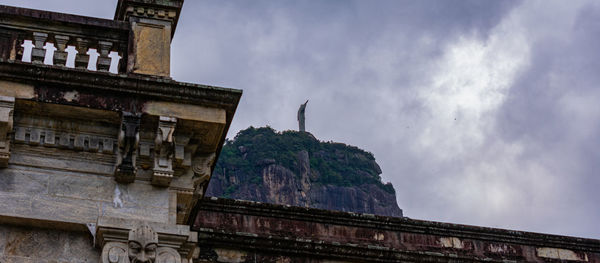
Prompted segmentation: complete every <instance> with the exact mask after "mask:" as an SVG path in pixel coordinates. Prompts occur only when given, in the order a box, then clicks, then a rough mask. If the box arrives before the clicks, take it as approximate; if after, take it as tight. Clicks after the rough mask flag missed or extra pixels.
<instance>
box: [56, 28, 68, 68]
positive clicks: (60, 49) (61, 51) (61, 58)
mask: <svg viewBox="0 0 600 263" xmlns="http://www.w3.org/2000/svg"><path fill="white" fill-rule="evenodd" d="M54 39H55V40H56V48H57V50H56V51H54V64H55V65H57V66H63V67H64V66H65V65H66V64H67V57H68V56H69V53H67V51H65V49H66V48H67V43H68V42H69V37H68V36H62V35H56V36H54Z"/></svg>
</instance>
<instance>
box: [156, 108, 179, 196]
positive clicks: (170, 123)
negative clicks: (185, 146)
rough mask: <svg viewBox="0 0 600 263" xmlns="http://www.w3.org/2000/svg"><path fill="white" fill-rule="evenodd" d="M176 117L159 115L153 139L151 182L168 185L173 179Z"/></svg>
mask: <svg viewBox="0 0 600 263" xmlns="http://www.w3.org/2000/svg"><path fill="white" fill-rule="evenodd" d="M176 125H177V118H174V117H164V116H160V117H159V120H158V128H157V129H156V138H155V139H154V169H153V173H152V184H154V185H159V186H168V185H169V184H170V183H171V180H172V179H173V174H174V173H175V172H174V171H173V156H174V153H175V152H174V150H175V141H174V137H173V134H174V133H175V126H176Z"/></svg>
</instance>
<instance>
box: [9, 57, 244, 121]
mask: <svg viewBox="0 0 600 263" xmlns="http://www.w3.org/2000/svg"><path fill="white" fill-rule="evenodd" d="M0 79H2V80H8V81H15V82H20V83H29V84H31V85H32V86H34V87H43V88H48V87H60V88H63V89H78V90H82V91H86V92H89V93H94V95H96V96H98V97H102V96H103V95H104V94H107V93H108V94H117V95H118V96H120V97H124V96H126V97H129V98H142V99H146V100H158V101H172V102H177V103H187V104H194V105H202V106H207V107H217V108H223V109H225V110H226V111H227V113H228V114H227V115H228V116H227V117H228V119H230V118H232V117H233V113H234V112H235V110H236V108H237V104H238V102H239V100H240V97H241V95H242V91H241V90H236V89H227V88H220V87H214V86H207V85H199V84H191V83H183V82H177V81H174V80H171V79H168V78H156V77H149V76H146V75H138V74H120V75H115V74H109V73H103V72H93V71H88V70H83V69H72V68H60V67H54V66H48V65H37V64H29V63H22V62H16V61H8V60H2V59H0ZM37 98H39V96H38V97H37Z"/></svg>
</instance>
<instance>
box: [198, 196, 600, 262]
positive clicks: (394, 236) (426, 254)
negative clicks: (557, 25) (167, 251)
mask: <svg viewBox="0 0 600 263" xmlns="http://www.w3.org/2000/svg"><path fill="white" fill-rule="evenodd" d="M198 209H199V210H198V213H197V217H196V220H195V223H194V225H193V230H195V231H198V233H199V238H198V239H199V245H200V248H201V249H200V251H201V252H200V253H201V255H200V257H201V260H200V262H480V261H485V262H600V240H593V239H584V238H574V237H566V236H557V235H546V234H538V233H530V232H522V231H511V230H504V229H495V228H486V227H476V226H467V225H457V224H448V223H439V222H431V221H422V220H414V219H409V218H394V217H383V216H375V215H369V214H355V213H344V212H337V211H327V210H319V209H310V208H302V207H291V206H282V205H273V204H265V203H256V202H249V201H238V200H230V199H217V198H205V199H204V200H203V201H202V203H201V204H200V205H199V206H198ZM203 260H204V261H203Z"/></svg>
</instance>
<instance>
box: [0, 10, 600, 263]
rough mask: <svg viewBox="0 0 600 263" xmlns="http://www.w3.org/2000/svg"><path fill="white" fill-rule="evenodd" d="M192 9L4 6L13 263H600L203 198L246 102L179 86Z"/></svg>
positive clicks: (0, 144) (499, 237)
mask: <svg viewBox="0 0 600 263" xmlns="http://www.w3.org/2000/svg"><path fill="white" fill-rule="evenodd" d="M182 5H183V0H119V1H118V6H117V7H116V12H115V18H114V20H106V19H98V18H90V17H82V16H77V15H69V14H62V13H54V12H47V11H40V10H31V9H25V8H18V7H9V6H0V262H1V263H8V262H174V263H175V262H480V261H485V262H567V261H568V262H600V241H598V240H591V239H582V238H573V237H564V236H554V235H544V234H536V233H527V232H519V231H509V230H501V229H492V228H482V227H473V226H464V225H454V224H446V223H437V222H427V221H419V220H412V219H408V218H394V217H380V216H374V215H368V214H354V213H342V212H333V211H326V210H318V209H309V208H300V207H290V206H281V205H270V204H262V203H254V202H247V201H236V200H227V199H216V198H203V195H204V192H205V188H206V186H207V184H208V182H209V180H210V176H211V173H212V169H213V167H214V162H215V159H216V158H218V153H219V151H220V147H221V145H222V144H223V141H224V139H225V136H226V134H227V130H228V128H229V125H230V123H231V121H232V118H233V115H234V113H235V110H236V108H237V105H238V102H239V99H240V97H241V95H242V92H241V91H240V90H233V89H225V88H219V87H212V86H206V85H198V84H189V83H181V82H177V81H174V80H172V79H171V78H170V77H169V76H170V66H169V63H170V42H171V39H172V37H173V35H174V34H175V32H176V26H177V21H178V18H179V14H180V11H181V8H182Z"/></svg>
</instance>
